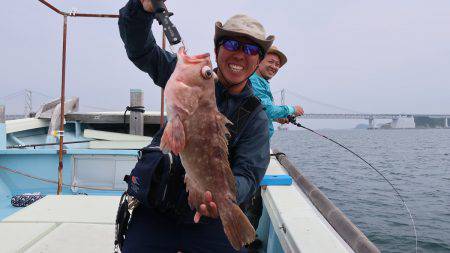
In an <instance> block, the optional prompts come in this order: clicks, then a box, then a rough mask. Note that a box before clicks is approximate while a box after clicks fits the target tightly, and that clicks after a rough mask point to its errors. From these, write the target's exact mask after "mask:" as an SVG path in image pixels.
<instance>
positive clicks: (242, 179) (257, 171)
mask: <svg viewBox="0 0 450 253" xmlns="http://www.w3.org/2000/svg"><path fill="white" fill-rule="evenodd" d="M249 120H252V119H249ZM230 161H231V162H232V164H231V167H232V168H233V174H234V176H235V178H236V186H237V203H238V204H242V203H243V202H245V201H247V200H249V199H250V198H251V197H252V196H253V194H254V193H255V191H256V190H257V189H258V186H259V183H260V182H261V180H262V179H263V177H264V174H265V173H266V170H267V167H268V165H269V161H270V144H269V129H268V119H267V115H266V113H265V112H264V111H263V110H261V111H259V112H258V113H257V114H256V115H255V117H254V119H253V120H252V121H250V122H249V125H248V126H247V127H246V129H245V130H244V132H243V133H242V136H241V138H240V139H239V140H238V142H237V145H236V150H235V151H234V152H233V157H232V158H231V159H230Z"/></svg>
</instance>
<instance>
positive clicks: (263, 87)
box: [250, 46, 304, 137]
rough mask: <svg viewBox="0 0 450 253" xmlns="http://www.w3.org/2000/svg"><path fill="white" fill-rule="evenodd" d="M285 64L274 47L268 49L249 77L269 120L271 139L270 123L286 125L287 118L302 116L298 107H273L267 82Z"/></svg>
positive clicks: (284, 60) (284, 59) (284, 57)
mask: <svg viewBox="0 0 450 253" xmlns="http://www.w3.org/2000/svg"><path fill="white" fill-rule="evenodd" d="M286 62H287V57H286V55H285V54H283V52H281V51H280V50H278V48H276V47H275V46H272V47H270V49H269V51H268V52H267V55H266V57H265V58H264V60H263V61H262V62H261V63H260V64H259V67H258V69H257V70H256V72H255V73H254V74H253V75H252V76H251V77H250V81H251V83H252V86H253V91H254V93H255V96H257V97H259V98H260V99H261V103H262V104H263V106H264V108H265V110H266V113H267V117H268V118H269V120H270V122H269V136H270V137H272V135H273V132H274V128H273V123H272V121H277V122H278V123H287V122H288V121H287V119H286V118H287V117H288V116H289V115H292V116H300V115H303V113H304V112H303V108H302V107H301V106H300V105H295V106H287V105H274V104H273V96H272V92H271V91H270V85H269V80H270V79H272V78H273V77H274V76H275V75H276V74H277V73H278V70H279V69H280V68H281V67H282V66H283V65H284V64H286Z"/></svg>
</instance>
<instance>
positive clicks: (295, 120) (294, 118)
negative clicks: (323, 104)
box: [287, 115, 302, 127]
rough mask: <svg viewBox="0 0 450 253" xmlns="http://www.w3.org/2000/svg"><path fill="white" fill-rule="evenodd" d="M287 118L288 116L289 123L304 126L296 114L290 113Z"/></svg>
mask: <svg viewBox="0 0 450 253" xmlns="http://www.w3.org/2000/svg"><path fill="white" fill-rule="evenodd" d="M287 118H288V120H289V123H291V124H293V125H296V126H298V127H302V125H301V124H300V123H297V119H296V117H295V116H292V115H288V116H287Z"/></svg>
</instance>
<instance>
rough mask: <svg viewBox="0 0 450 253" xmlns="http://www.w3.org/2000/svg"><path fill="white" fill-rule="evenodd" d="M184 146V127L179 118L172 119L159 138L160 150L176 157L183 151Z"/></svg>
mask: <svg viewBox="0 0 450 253" xmlns="http://www.w3.org/2000/svg"><path fill="white" fill-rule="evenodd" d="M185 144H186V135H185V133H184V126H183V123H182V122H181V120H180V117H179V116H175V117H173V118H172V119H171V120H170V121H169V122H168V123H167V126H166V128H165V129H164V133H163V136H162V138H161V144H160V146H161V149H162V150H163V152H164V153H169V152H170V151H172V153H174V154H175V155H178V154H179V153H180V152H181V151H183V149H184V146H185Z"/></svg>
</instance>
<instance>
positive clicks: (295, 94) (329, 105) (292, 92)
mask: <svg viewBox="0 0 450 253" xmlns="http://www.w3.org/2000/svg"><path fill="white" fill-rule="evenodd" d="M285 90H287V91H288V92H287V93H286V94H290V95H293V96H296V97H298V98H301V99H304V100H306V101H309V102H311V103H315V104H319V105H322V106H325V107H330V108H333V109H337V110H341V111H344V112H352V113H358V114H364V113H362V112H358V111H355V110H352V109H348V108H344V107H340V106H336V105H332V104H327V103H324V102H320V101H318V100H315V99H312V98H308V97H305V96H303V95H300V94H298V93H297V92H295V91H292V90H290V89H285Z"/></svg>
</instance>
